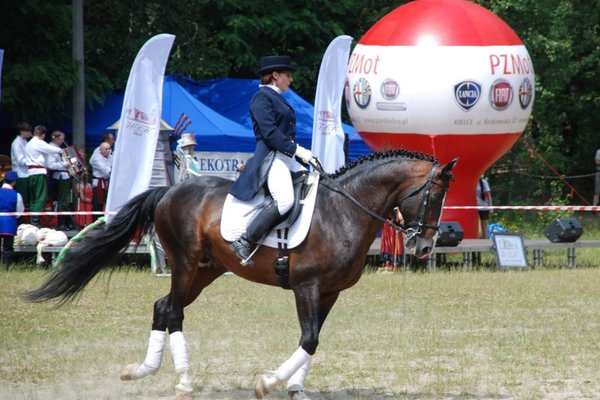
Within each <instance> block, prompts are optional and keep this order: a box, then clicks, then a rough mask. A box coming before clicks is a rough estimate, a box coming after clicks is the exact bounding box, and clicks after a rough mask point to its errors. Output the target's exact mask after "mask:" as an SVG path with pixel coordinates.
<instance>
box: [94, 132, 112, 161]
mask: <svg viewBox="0 0 600 400" xmlns="http://www.w3.org/2000/svg"><path fill="white" fill-rule="evenodd" d="M105 142H106V143H108V144H109V146H110V151H109V152H108V158H109V159H110V162H111V165H112V157H113V150H112V148H113V145H114V144H115V135H113V134H112V133H110V132H106V133H104V134H103V135H102V142H101V143H100V144H102V143H105ZM99 153H100V146H98V147H96V148H95V149H94V151H93V152H92V156H91V157H94V156H96V157H97V156H98V154H99ZM91 157H90V158H91Z"/></svg>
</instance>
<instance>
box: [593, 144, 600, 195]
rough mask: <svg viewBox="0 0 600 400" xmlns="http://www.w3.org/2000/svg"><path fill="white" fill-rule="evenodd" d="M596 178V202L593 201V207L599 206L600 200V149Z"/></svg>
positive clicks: (596, 158) (597, 153)
mask: <svg viewBox="0 0 600 400" xmlns="http://www.w3.org/2000/svg"><path fill="white" fill-rule="evenodd" d="M594 161H595V162H596V177H595V180H594V200H592V205H594V206H597V205H598V200H600V149H598V150H596V157H595V160H594Z"/></svg>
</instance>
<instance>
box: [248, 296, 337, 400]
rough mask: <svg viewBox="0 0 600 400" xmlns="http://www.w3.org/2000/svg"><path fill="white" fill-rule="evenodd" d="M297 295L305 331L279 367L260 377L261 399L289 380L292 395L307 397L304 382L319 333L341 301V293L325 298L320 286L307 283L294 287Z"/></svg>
mask: <svg viewBox="0 0 600 400" xmlns="http://www.w3.org/2000/svg"><path fill="white" fill-rule="evenodd" d="M294 295H295V298H296V310H297V312H298V319H299V321H300V327H301V329H302V336H301V338H300V346H299V347H298V349H297V350H296V351H295V352H294V353H293V354H292V355H291V357H290V358H288V359H287V360H286V361H285V362H284V363H283V364H281V365H280V366H279V368H277V369H276V370H275V371H272V372H269V373H266V374H263V375H261V376H260V377H259V379H258V382H257V384H256V388H255V391H254V394H255V395H256V398H258V399H262V398H263V397H264V396H266V395H267V394H269V393H270V392H271V391H272V390H273V389H274V388H275V387H276V386H277V385H278V384H279V383H281V382H285V381H287V386H288V391H289V392H290V394H291V395H292V396H294V394H295V397H297V398H307V397H306V396H304V381H305V379H306V375H307V374H308V370H309V367H310V362H311V359H312V356H313V355H314V354H315V352H316V350H317V346H318V344H319V331H320V329H321V326H322V325H323V322H324V321H325V318H326V317H327V314H328V313H329V310H331V307H332V306H333V304H334V303H335V300H336V299H337V294H335V295H334V296H326V297H325V298H321V296H320V293H319V289H318V287H317V286H316V285H314V284H306V285H304V286H301V287H296V288H294ZM300 396H302V397H300Z"/></svg>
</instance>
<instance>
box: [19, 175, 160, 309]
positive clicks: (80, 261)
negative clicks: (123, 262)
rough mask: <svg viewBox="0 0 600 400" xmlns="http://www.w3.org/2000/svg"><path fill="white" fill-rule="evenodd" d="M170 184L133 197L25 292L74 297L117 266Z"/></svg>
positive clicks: (30, 296)
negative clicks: (106, 270) (35, 287)
mask: <svg viewBox="0 0 600 400" xmlns="http://www.w3.org/2000/svg"><path fill="white" fill-rule="evenodd" d="M168 190H169V188H168V187H158V188H154V189H150V190H148V191H146V192H144V193H141V194H139V195H138V196H136V197H134V198H133V199H131V200H130V201H129V202H127V204H125V206H123V208H121V210H120V211H119V212H118V213H117V214H116V215H115V216H114V217H113V218H112V219H111V221H110V223H109V224H106V225H103V226H101V227H100V228H98V229H91V230H89V231H88V232H87V233H86V234H85V235H83V236H82V237H81V239H80V240H79V241H77V242H75V243H74V244H73V246H72V247H71V248H70V249H69V250H68V251H67V252H66V254H65V255H64V256H63V257H62V258H61V259H59V260H57V265H56V268H55V271H54V272H53V273H52V274H51V275H50V277H49V278H48V279H47V280H46V282H44V283H43V284H42V286H40V287H39V288H38V289H36V290H33V291H30V292H26V293H24V295H23V297H24V299H25V300H27V301H31V302H42V301H48V300H52V299H56V298H60V299H61V300H60V303H61V304H62V303H65V302H67V301H70V300H73V299H74V298H75V297H77V295H78V294H80V293H81V291H82V290H83V289H84V288H85V286H86V285H87V284H88V283H89V282H90V281H91V280H92V278H93V277H94V276H96V275H97V274H98V273H99V272H100V271H101V270H102V269H105V268H108V267H110V266H112V265H114V261H115V260H116V258H117V256H118V255H119V253H120V252H121V251H122V250H124V249H125V248H126V247H127V246H128V245H129V243H130V242H131V240H132V239H133V238H134V236H135V235H136V234H139V235H142V234H144V233H147V232H148V231H149V230H150V228H151V227H152V224H153V222H154V211H155V210H156V206H157V205H158V202H159V201H160V200H161V199H162V198H163V196H164V195H165V193H167V191H168Z"/></svg>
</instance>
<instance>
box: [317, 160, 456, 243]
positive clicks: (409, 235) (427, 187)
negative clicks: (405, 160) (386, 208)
mask: <svg viewBox="0 0 600 400" xmlns="http://www.w3.org/2000/svg"><path fill="white" fill-rule="evenodd" d="M314 160H316V162H312V163H310V165H311V166H312V167H313V168H315V170H316V171H317V172H319V174H320V175H321V177H324V178H325V180H323V181H322V183H323V185H324V186H325V187H327V188H328V189H330V190H331V191H334V192H336V193H339V194H341V195H342V196H344V197H345V198H347V199H348V200H350V201H351V202H352V203H354V205H356V206H357V207H358V208H360V209H361V210H362V211H364V212H365V213H367V214H368V215H369V216H371V217H373V218H375V219H376V220H378V221H381V222H383V223H384V224H388V225H390V226H391V227H393V228H394V229H396V230H397V231H399V232H403V233H405V234H406V242H407V243H410V242H411V240H412V239H414V238H416V237H417V236H418V235H420V234H421V233H422V232H423V229H435V230H436V231H438V230H439V229H440V226H439V224H438V225H431V224H425V223H423V221H424V220H425V213H426V212H427V206H428V204H429V197H430V196H431V186H432V185H434V184H435V185H438V186H439V187H441V188H442V189H443V190H444V192H446V191H447V190H448V187H447V186H444V185H442V184H441V183H438V182H436V181H434V180H433V177H434V175H435V171H436V170H437V169H438V168H439V166H440V164H438V163H434V164H433V165H432V166H431V171H430V172H429V177H428V178H427V182H425V183H424V184H422V185H421V186H419V187H418V188H416V189H414V190H413V191H412V192H410V193H409V194H407V195H406V196H404V197H403V198H402V200H400V201H399V202H398V203H399V204H402V202H403V201H404V200H406V199H408V198H410V197H413V196H416V195H417V194H419V193H420V192H421V191H422V190H424V191H425V195H424V196H423V201H422V202H421V204H420V205H419V212H418V213H417V219H416V220H415V221H413V222H411V223H410V224H408V228H407V227H405V226H403V225H398V224H395V223H394V222H393V221H390V220H388V219H386V218H383V217H381V216H380V215H377V214H375V213H374V212H373V211H371V210H369V209H368V208H367V207H366V206H364V205H363V204H362V203H361V202H360V201H358V200H356V199H355V198H354V197H352V195H351V194H350V193H348V192H346V191H345V190H344V189H343V188H342V187H340V186H339V185H338V184H337V183H336V182H334V181H333V180H332V179H331V177H330V176H329V175H328V174H327V173H325V171H323V167H322V166H321V162H320V161H319V160H318V159H316V158H315V159H314ZM409 247H410V246H409Z"/></svg>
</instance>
